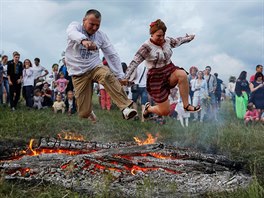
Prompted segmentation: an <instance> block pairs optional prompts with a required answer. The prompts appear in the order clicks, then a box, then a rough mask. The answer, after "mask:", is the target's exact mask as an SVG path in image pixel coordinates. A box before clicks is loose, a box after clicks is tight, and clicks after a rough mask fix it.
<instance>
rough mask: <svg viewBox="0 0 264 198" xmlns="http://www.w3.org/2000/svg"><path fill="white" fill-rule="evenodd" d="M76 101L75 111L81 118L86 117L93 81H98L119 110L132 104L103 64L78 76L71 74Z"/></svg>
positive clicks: (90, 103)
mask: <svg viewBox="0 0 264 198" xmlns="http://www.w3.org/2000/svg"><path fill="white" fill-rule="evenodd" d="M72 82H73V86H74V90H75V97H76V102H77V111H78V114H79V116H80V117H81V118H88V117H89V116H90V113H91V112H92V95H93V82H98V83H100V84H102V85H103V86H104V87H105V90H106V91H107V93H108V94H109V95H110V96H111V99H112V100H113V102H114V103H115V104H116V105H117V107H118V108H119V109H120V110H123V109H124V108H126V107H128V106H130V105H132V103H133V102H132V101H131V100H129V99H128V98H127V95H126V93H125V91H124V89H123V88H122V86H121V84H120V82H119V81H118V80H117V78H116V77H115V75H114V74H113V73H112V72H111V71H110V69H109V68H108V67H106V66H103V65H98V66H97V67H95V68H94V69H93V70H92V71H89V72H86V73H84V74H83V75H80V76H72Z"/></svg>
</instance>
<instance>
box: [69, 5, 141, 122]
mask: <svg viewBox="0 0 264 198" xmlns="http://www.w3.org/2000/svg"><path fill="white" fill-rule="evenodd" d="M100 24H101V13H100V12H99V11H97V10H93V9H92V10H88V11H87V12H86V14H85V16H84V18H83V23H82V24H80V23H78V22H72V23H71V24H70V25H69V26H68V28H67V35H68V46H67V48H66V53H65V58H66V64H67V68H68V72H69V75H71V76H72V81H73V86H74V90H75V96H76V101H77V109H78V114H79V116H80V117H82V118H89V119H91V120H92V121H93V122H96V116H95V114H94V112H93V111H92V102H91V101H92V100H91V99H92V93H93V86H92V83H93V82H94V81H97V82H98V83H100V84H102V85H103V86H104V87H105V89H106V91H107V92H108V94H109V95H110V96H111V98H112V100H113V101H114V102H115V103H116V104H117V106H118V108H119V109H120V110H121V111H122V113H123V116H124V118H125V119H131V118H133V117H134V116H136V115H137V111H136V110H134V109H131V108H130V106H132V104H133V102H132V101H131V100H129V99H128V98H127V95H126V93H125V92H124V90H123V89H122V86H121V84H120V82H121V83H122V84H123V83H124V81H123V80H121V79H122V78H123V77H124V73H123V71H122V68H121V62H120V58H119V56H118V54H117V52H116V51H115V49H114V47H113V45H112V44H111V43H110V41H109V39H108V37H107V35H106V34H105V33H103V32H102V31H100V30H99V27H100ZM99 49H101V50H102V52H103V54H104V57H105V58H106V60H107V62H108V64H109V67H110V69H109V68H108V67H106V66H104V65H103V64H102V61H101V59H100V56H99ZM117 78H118V79H119V80H120V82H119V81H118V80H117Z"/></svg>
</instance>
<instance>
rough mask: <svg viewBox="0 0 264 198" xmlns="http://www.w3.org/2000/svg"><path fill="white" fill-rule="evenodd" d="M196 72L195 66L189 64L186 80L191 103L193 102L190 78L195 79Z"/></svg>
mask: <svg viewBox="0 0 264 198" xmlns="http://www.w3.org/2000/svg"><path fill="white" fill-rule="evenodd" d="M197 72H198V68H197V67H195V66H191V68H190V69H189V75H188V81H189V85H190V97H191V102H192V104H193V91H192V80H193V79H196V77H197Z"/></svg>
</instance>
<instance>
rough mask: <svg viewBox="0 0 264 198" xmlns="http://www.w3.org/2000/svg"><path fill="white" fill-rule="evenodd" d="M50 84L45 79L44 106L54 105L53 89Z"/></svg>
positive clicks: (43, 89)
mask: <svg viewBox="0 0 264 198" xmlns="http://www.w3.org/2000/svg"><path fill="white" fill-rule="evenodd" d="M49 86H50V84H49V83H48V82H47V81H44V84H43V88H42V94H43V95H42V96H43V103H42V105H43V107H51V106H52V105H53V100H52V91H51V89H50V88H49Z"/></svg>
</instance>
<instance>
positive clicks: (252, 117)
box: [244, 102, 259, 125]
mask: <svg viewBox="0 0 264 198" xmlns="http://www.w3.org/2000/svg"><path fill="white" fill-rule="evenodd" d="M258 121H259V112H258V110H257V109H256V108H255V106H254V104H253V103H252V102H250V103H248V105H247V112H246V113H245V116H244V122H245V124H246V125H247V124H248V123H249V122H258Z"/></svg>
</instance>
